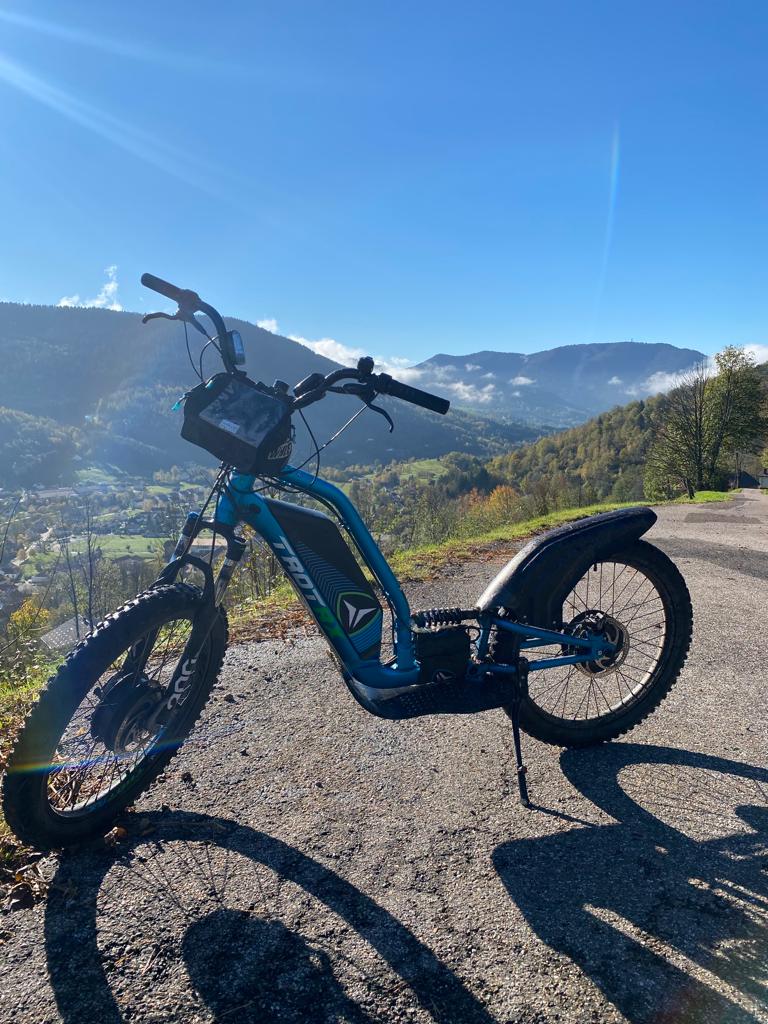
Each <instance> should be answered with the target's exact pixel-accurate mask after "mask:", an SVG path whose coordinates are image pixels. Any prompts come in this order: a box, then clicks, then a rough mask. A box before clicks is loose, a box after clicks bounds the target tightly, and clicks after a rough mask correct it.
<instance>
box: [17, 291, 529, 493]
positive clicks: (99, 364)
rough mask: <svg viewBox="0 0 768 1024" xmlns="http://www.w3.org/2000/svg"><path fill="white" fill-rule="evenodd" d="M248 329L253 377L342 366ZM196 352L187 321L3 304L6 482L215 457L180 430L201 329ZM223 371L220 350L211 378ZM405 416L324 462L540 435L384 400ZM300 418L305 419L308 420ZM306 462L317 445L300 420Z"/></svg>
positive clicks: (318, 431)
mask: <svg viewBox="0 0 768 1024" xmlns="http://www.w3.org/2000/svg"><path fill="white" fill-rule="evenodd" d="M227 324H228V326H229V327H230V328H234V329H237V330H239V331H240V333H241V335H242V338H243V341H244V344H245V349H246V357H247V369H248V371H249V374H250V376H251V377H253V378H254V379H256V380H263V381H265V382H266V383H268V384H271V383H272V382H273V381H274V380H275V379H281V380H284V381H286V382H287V383H288V384H290V385H291V386H292V385H293V384H295V383H297V382H298V381H299V380H302V379H303V378H304V377H306V376H307V375H308V374H310V373H314V372H320V373H323V374H327V373H329V372H330V371H331V370H334V369H337V364H336V363H333V362H331V361H330V360H329V359H326V358H324V357H323V356H320V355H317V354H316V353H315V352H313V351H312V350H311V349H309V348H307V347H306V346H305V345H301V344H299V343H298V342H295V341H292V340H291V339H289V338H284V337H282V336H280V335H276V334H272V333H270V332H269V331H266V330H264V329H262V328H260V327H256V326H254V325H253V324H250V323H246V322H245V321H240V320H236V319H234V318H230V317H228V318H227ZM189 341H190V350H191V353H192V356H191V357H190V359H188V357H187V352H186V350H185V339H184V329H183V327H182V325H181V324H178V323H169V322H168V321H162V320H160V321H153V322H152V323H150V324H147V325H145V326H144V325H142V323H141V317H140V315H139V314H137V313H126V312H113V311H111V310H105V309H92V308H90V309H85V308H80V307H57V306H32V305H21V304H18V303H9V302H7V303H0V365H2V366H3V373H2V374H0V487H4V486H5V487H7V486H12V485H14V484H29V483H35V482H43V483H50V482H53V481H54V480H57V479H60V478H62V477H63V476H66V474H67V471H68V470H69V471H70V472H71V469H72V461H73V460H75V461H79V462H80V463H82V462H85V463H86V464H87V463H88V462H93V463H106V464H109V465H111V466H114V467H117V468H118V469H122V470H125V471H127V472H130V473H134V474H136V475H150V474H151V473H152V472H154V471H155V470H158V469H165V468H168V467H169V466H172V465H174V464H182V463H185V462H190V461H197V462H203V463H207V462H212V461H213V460H212V459H210V460H209V459H208V456H207V455H206V453H205V452H203V451H202V450H201V449H199V448H193V447H192V446H191V445H190V444H188V443H187V442H186V441H184V440H182V438H181V437H180V436H179V431H180V429H181V420H182V414H181V413H180V412H178V411H176V412H174V411H173V408H172V407H173V405H174V404H175V402H176V401H177V399H178V398H179V397H181V396H182V395H183V394H184V393H185V392H186V391H188V390H189V389H190V388H191V387H192V386H194V384H196V383H197V378H196V374H195V369H194V368H193V366H192V365H190V361H191V359H194V364H195V367H197V366H198V357H199V354H200V347H201V346H200V343H199V342H200V336H199V335H198V334H197V333H196V332H195V331H191V332H190V338H189ZM220 368H221V364H220V362H218V356H217V355H216V353H215V351H214V350H213V349H209V350H208V352H207V353H206V355H205V356H204V361H203V366H202V369H203V374H204V376H206V377H207V376H210V375H212V374H213V373H214V372H216V371H217V370H219V369H220ZM378 404H382V405H385V406H386V407H387V408H388V410H389V412H390V413H391V415H392V417H393V419H394V421H395V430H394V432H393V433H388V429H387V425H386V423H385V422H384V420H383V419H382V418H381V417H379V416H376V415H375V414H374V413H372V412H369V411H365V412H364V413H363V414H362V415H361V416H360V417H359V418H358V419H357V420H355V422H354V423H353V424H352V425H351V426H350V427H349V429H348V430H347V431H346V432H345V433H344V434H343V436H342V437H340V438H339V439H338V441H336V442H335V444H333V445H332V446H331V447H329V448H328V449H327V450H326V451H325V452H324V453H323V460H324V461H325V462H328V463H330V464H336V465H354V464H357V463H365V464H371V463H374V462H377V461H378V462H382V463H387V462H391V461H393V460H402V459H408V458H412V457H418V458H431V457H434V456H438V455H442V454H444V453H445V452H448V451H462V452H467V453H470V454H475V455H492V454H494V453H499V452H503V451H506V450H508V449H509V448H510V446H512V445H514V444H516V443H519V442H521V441H525V440H531V439H533V438H535V437H537V436H539V435H540V433H541V431H540V430H539V429H537V428H534V427H530V426H528V425H527V424H523V423H513V422H511V421H508V422H505V423H501V422H499V421H496V420H492V419H489V418H486V417H482V416H477V415H473V414H471V413H468V412H463V411H461V410H455V411H454V410H452V411H451V414H450V415H448V416H445V417H444V416H436V415H435V414H433V413H428V412H425V411H424V410H421V409H417V408H415V407H414V406H411V405H407V404H405V403H403V402H397V401H396V400H394V399H392V400H388V399H381V400H380V402H379V403H378ZM359 408H360V404H359V402H358V401H357V400H356V399H351V398H344V397H342V396H338V395H329V396H328V397H327V398H326V399H325V400H324V401H322V402H320V403H318V404H317V405H314V406H312V407H311V408H310V409H308V410H307V412H306V418H307V421H308V423H309V425H310V427H311V429H312V432H313V433H314V435H315V437H316V438H317V441H318V442H319V443H320V444H322V443H323V442H324V441H325V440H326V439H327V438H328V437H330V436H331V434H333V433H335V431H336V430H337V429H338V428H339V427H340V426H341V425H342V424H343V423H344V422H345V421H346V420H347V419H348V418H349V417H350V416H351V415H352V414H353V413H354V412H356V411H357V410H358V409H359ZM297 420H298V417H297ZM296 429H297V447H296V450H295V457H294V459H293V461H294V463H297V462H301V461H302V460H303V459H304V458H306V457H307V456H308V455H310V454H311V452H312V450H313V446H312V444H311V441H310V438H309V435H308V432H307V430H306V428H305V426H304V424H303V423H302V422H301V421H300V420H298V422H297V424H296Z"/></svg>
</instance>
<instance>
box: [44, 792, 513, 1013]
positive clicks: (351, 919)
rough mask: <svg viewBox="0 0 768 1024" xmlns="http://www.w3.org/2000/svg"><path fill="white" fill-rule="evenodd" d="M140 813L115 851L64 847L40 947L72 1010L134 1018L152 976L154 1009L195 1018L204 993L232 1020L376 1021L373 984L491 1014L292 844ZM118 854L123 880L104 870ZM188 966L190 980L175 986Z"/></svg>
mask: <svg viewBox="0 0 768 1024" xmlns="http://www.w3.org/2000/svg"><path fill="white" fill-rule="evenodd" d="M140 821H141V829H142V832H143V833H144V834H143V835H138V836H133V837H131V836H129V837H128V838H127V839H126V840H124V841H123V842H121V843H120V847H119V851H105V850H99V851H94V850H90V851H88V850H81V851H77V852H73V853H69V854H65V855H64V856H63V857H62V860H61V863H60V866H59V869H58V871H57V874H56V876H55V878H54V879H53V882H52V885H51V890H50V894H49V898H48V903H47V908H46V916H45V944H46V955H47V961H48V969H49V976H50V981H51V985H52V988H53V992H54V995H55V998H56V1002H57V1005H58V1008H59V1012H60V1014H61V1016H62V1018H63V1020H64V1021H65V1022H67V1024H69V1022H72V1024H74V1022H77V1024H90V1022H97V1021H98V1022H99V1024H118V1022H122V1021H124V1020H128V1019H130V1018H131V1017H132V1016H134V1015H136V1012H137V1008H136V1002H137V999H138V1000H140V999H141V998H142V996H143V994H144V993H146V992H147V991H149V990H151V989H152V988H153V987H155V988H156V989H157V991H158V996H157V1001H156V1003H155V1004H153V1006H152V1012H153V1014H156V1015H157V1019H173V1020H183V1019H186V1018H185V1016H184V1015H185V1014H189V1015H190V1016H191V1017H192V1018H194V1019H198V1015H199V1014H200V1012H201V1009H202V1007H201V1006H200V1005H199V1004H200V1002H202V1004H203V1005H204V1006H205V1007H206V1008H207V1010H208V1012H209V1013H210V1014H211V1015H212V1016H213V1018H214V1020H216V1021H230V1020H237V1021H238V1022H239V1024H249V1022H251V1021H253V1022H254V1024H255V1022H257V1021H258V1022H259V1024H264V1022H271V1021H275V1022H277V1021H279V1022H280V1024H291V1022H293V1021H295V1022H306V1021H335V1020H344V1021H349V1022H352V1024H368V1022H371V1024H375V1022H378V1021H379V1020H380V1019H381V1017H380V1016H379V1015H378V1014H377V1013H375V1012H373V1015H371V1014H369V1013H368V1012H367V1010H366V1009H365V1005H374V1004H375V1003H376V1001H377V1000H376V996H377V992H378V994H379V995H381V996H383V999H384V1000H385V1001H389V1000H390V999H395V1000H397V999H400V1000H402V1001H403V1006H404V1007H407V1006H420V1007H422V1008H423V1009H425V1010H426V1011H427V1012H428V1013H429V1015H430V1016H431V1018H432V1019H433V1020H435V1021H436V1022H437V1024H464V1022H466V1024H494V1019H493V1018H492V1017H491V1016H490V1015H489V1014H488V1013H487V1011H486V1010H485V1009H484V1007H483V1005H482V1004H481V1002H480V1001H479V1000H478V999H476V998H475V996H474V995H472V993H471V992H470V991H469V990H468V989H467V988H466V987H465V986H464V985H463V984H462V982H461V981H460V980H459V979H458V978H457V977H456V975H455V974H453V973H452V972H451V970H450V969H449V968H448V967H446V966H445V965H444V964H443V963H442V962H441V961H440V960H439V959H438V957H437V956H436V955H435V954H434V953H433V952H432V951H431V950H430V949H429V948H428V947H427V946H425V945H424V944H423V943H422V942H421V941H420V940H419V939H417V938H416V937H415V935H414V934H413V933H412V932H411V931H409V929H408V928H407V927H405V926H404V925H403V924H402V923H401V922H400V921H399V920H398V919H397V918H396V917H394V916H393V915H392V914H391V913H390V912H389V911H387V910H385V909H384V908H383V907H381V906H379V905H378V904H377V903H376V902H375V901H374V900H373V899H371V897H370V896H367V895H366V894H365V893H363V892H361V891H360V890H359V889H358V888H356V887H355V886H354V885H352V884H351V883H350V882H348V881H346V880H345V879H343V878H342V877H341V876H340V875H338V874H336V873H335V872H334V871H331V870H330V869H328V868H326V867H325V866H324V865H322V864H320V863H319V862H318V861H316V860H314V859H313V858H312V857H310V856H307V855H306V854H304V853H302V852H300V851H299V850H297V849H296V848H295V847H292V846H289V845H287V844H286V843H284V842H282V841H281V840H279V839H276V838H273V837H271V836H269V835H266V834H264V833H261V832H258V831H256V830H254V829H252V828H249V827H243V826H241V825H239V824H237V822H234V821H229V820H226V819H221V818H216V817H211V816H207V815H203V814H192V813H187V812H182V811H173V812H170V811H165V812H160V813H153V814H149V815H146V816H144V817H142V818H141V819H140ZM116 865H117V871H116V873H117V874H118V875H119V876H122V881H121V882H120V883H119V884H117V883H114V882H113V881H112V879H113V869H114V868H115V867H116ZM249 870H250V872H251V873H250V875H248V876H247V877H243V876H244V875H246V874H247V872H248V871H249ZM238 876H239V877H238ZM191 878H192V879H193V881H194V882H195V884H193V885H192V886H191V888H190V879H191ZM296 887H298V889H297V888H296ZM266 889H271V891H270V892H267V891H266ZM289 889H290V890H291V893H292V895H290V898H289V899H288V900H284V899H282V898H281V892H282V893H285V892H287V890H289ZM298 890H303V891H302V892H299V893H298V898H297V895H296V893H297V892H298ZM142 892H143V893H145V896H146V900H145V904H144V906H145V913H143V914H142V915H141V919H140V920H138V919H137V916H136V909H137V903H136V895H137V894H141V893H142ZM129 893H130V895H131V899H130V900H129V899H127V898H126V897H127V896H128V894H129ZM251 897H252V902H251V903H250V906H249V905H248V899H249V898H251ZM244 901H245V902H244ZM313 901H317V902H318V903H319V904H324V905H325V908H327V910H328V911H329V912H330V913H329V914H328V915H327V919H326V920H325V922H324V925H325V927H320V929H319V931H318V929H317V928H315V929H314V932H312V929H310V932H312V934H311V935H310V934H309V933H307V932H306V929H305V928H304V927H303V925H302V917H303V915H305V914H306V913H307V904H308V903H311V902H313ZM270 904H274V907H273V908H272V909H271V908H270ZM281 904H282V905H281ZM289 904H290V905H289ZM121 908H122V910H123V918H124V919H123V920H121ZM321 909H322V908H321ZM273 910H274V912H273ZM321 916H322V915H321ZM323 935H325V940H324V939H323V937H322V936H323ZM344 935H346V936H347V938H346V943H347V947H346V948H347V949H349V941H350V940H349V935H351V936H352V937H353V940H354V941H357V942H358V952H357V953H356V955H353V956H349V955H345V952H344V949H345V939H344ZM360 939H362V940H363V941H362V942H360V941H359V940H360ZM323 941H326V942H327V947H325V948H324V946H323ZM365 947H368V948H367V949H366V948H365ZM370 947H372V949H373V950H374V951H375V954H377V955H378V958H380V961H384V964H385V965H388V968H387V967H385V968H384V971H383V972H382V971H381V970H380V969H379V970H377V969H376V968H375V967H372V961H374V960H376V956H373V957H372V956H371V955H370ZM366 954H367V955H366ZM388 970H389V971H391V975H394V977H392V983H391V986H390V985H389V984H388V983H387V981H386V975H387V971H388ZM185 971H186V973H187V974H188V976H189V980H190V982H191V989H190V988H189V986H187V991H186V992H184V993H183V994H182V995H179V985H181V988H182V989H183V988H184V985H183V983H181V982H180V980H179V979H180V978H181V977H182V976H183V974H184V972H185ZM339 973H342V974H344V975H345V982H346V984H342V983H341V981H340V980H338V978H337V975H339ZM350 979H351V980H352V982H353V983H352V985H351V986H350V985H349V981H350ZM382 981H383V982H384V983H385V985H386V987H387V991H386V992H382V991H381V989H382ZM350 992H352V993H353V994H352V995H350V994H349V993H350ZM195 993H196V995H195ZM190 999H191V1000H192V1001H193V1002H192V1004H190ZM194 1000H197V1004H196V1005H195V1003H194ZM142 1011H143V1012H144V1013H146V1012H147V1007H146V1006H144V1007H142Z"/></svg>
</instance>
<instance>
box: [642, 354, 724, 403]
mask: <svg viewBox="0 0 768 1024" xmlns="http://www.w3.org/2000/svg"><path fill="white" fill-rule="evenodd" d="M693 369H694V367H693V366H690V367H688V369H686V370H677V371H675V372H674V373H670V372H669V371H668V370H657V371H656V373H652V374H651V375H650V377H646V378H645V380H641V381H640V382H639V383H638V384H632V385H631V386H630V387H628V388H624V394H625V395H631V396H632V397H633V398H642V397H644V396H646V395H660V394H663V393H664V392H667V391H671V390H672V388H676V387H677V385H678V384H680V382H681V381H682V380H683V378H684V377H685V375H686V374H687V373H690V372H691V370H693ZM713 369H714V363H713V360H711V359H709V360H708V361H707V366H706V370H707V373H709V374H711V373H712V372H713Z"/></svg>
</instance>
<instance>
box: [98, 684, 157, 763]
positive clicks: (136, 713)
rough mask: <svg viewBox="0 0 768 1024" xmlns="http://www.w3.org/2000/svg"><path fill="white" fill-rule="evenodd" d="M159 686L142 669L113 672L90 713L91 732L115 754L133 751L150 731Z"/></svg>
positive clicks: (151, 730) (152, 729)
mask: <svg viewBox="0 0 768 1024" xmlns="http://www.w3.org/2000/svg"><path fill="white" fill-rule="evenodd" d="M162 693H163V691H162V688H161V687H159V686H157V685H156V684H154V683H152V681H151V680H150V679H149V678H148V677H147V676H146V675H144V674H143V673H142V675H140V676H139V677H138V679H137V678H136V677H135V675H134V674H133V673H130V674H128V675H124V676H113V677H112V679H110V680H109V682H108V683H107V684H106V686H104V687H103V688H102V690H101V693H100V694H99V696H100V701H99V704H98V705H97V707H96V710H95V711H94V712H93V715H92V716H91V736H93V738H94V739H97V740H100V741H101V742H102V743H103V744H104V746H105V747H106V748H107V750H111V751H113V753H116V754H129V753H133V752H134V751H135V749H136V746H137V745H138V744H139V743H140V742H141V741H142V740H143V739H145V738H146V737H147V736H148V735H149V734H150V733H151V732H153V731H155V729H154V727H153V726H150V717H151V715H152V712H153V711H154V710H155V708H156V707H157V704H158V701H159V700H160V698H161V697H162Z"/></svg>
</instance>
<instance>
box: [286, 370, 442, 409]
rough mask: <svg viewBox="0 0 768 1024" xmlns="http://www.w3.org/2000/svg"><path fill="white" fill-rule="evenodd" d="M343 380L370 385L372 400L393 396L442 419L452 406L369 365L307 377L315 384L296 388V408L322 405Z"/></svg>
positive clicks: (308, 380)
mask: <svg viewBox="0 0 768 1024" xmlns="http://www.w3.org/2000/svg"><path fill="white" fill-rule="evenodd" d="M361 362H362V360H361ZM342 380H356V381H359V382H360V383H361V384H363V385H368V387H369V389H370V397H371V398H373V396H374V395H375V394H379V395H390V396H391V397H392V398H399V399H400V400H401V401H402V402H410V403H411V405H418V406H420V407H421V408H422V409H429V411H430V412H437V413H440V415H441V416H444V415H445V414H446V413H447V412H448V410H449V409H450V407H451V403H450V402H449V401H448V399H447V398H440V397H439V396H438V395H432V394H430V393H429V392H428V391H421V390H420V389H419V388H412V387H411V386H410V385H409V384H402V383H401V382H400V381H399V380H394V378H392V377H390V375H389V374H388V373H371V372H370V371H368V367H367V366H366V367H365V368H364V369H361V368H360V367H358V368H357V369H351V368H350V369H342V370H334V371H333V372H332V373H329V374H328V376H327V377H323V376H322V375H321V374H317V375H316V377H315V378H314V379H313V378H307V382H310V381H311V387H310V389H307V388H306V386H305V387H302V386H301V385H299V384H297V385H296V388H295V389H294V390H295V392H296V394H298V395H299V397H298V398H295V399H294V402H293V407H294V409H303V408H304V407H305V406H307V405H312V404H313V403H314V402H319V401H320V399H321V398H324V397H325V395H326V393H327V392H328V391H329V390H331V389H333V388H334V387H335V385H336V384H338V383H339V382H340V381H342ZM302 384H304V381H302ZM350 394H359V392H358V391H356V390H355V391H350ZM361 397H362V396H361Z"/></svg>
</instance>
